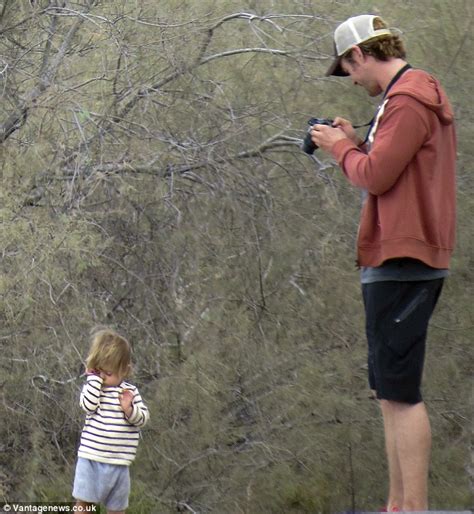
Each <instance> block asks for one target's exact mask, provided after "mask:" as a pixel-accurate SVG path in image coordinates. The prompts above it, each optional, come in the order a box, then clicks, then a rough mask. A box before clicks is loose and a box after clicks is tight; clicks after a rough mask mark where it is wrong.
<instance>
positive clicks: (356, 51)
mask: <svg viewBox="0 0 474 514" xmlns="http://www.w3.org/2000/svg"><path fill="white" fill-rule="evenodd" d="M351 50H352V52H351V57H352V60H353V61H354V62H356V63H357V64H361V63H363V62H364V61H365V54H364V52H363V51H362V50H361V49H360V47H358V46H357V45H353V46H352V48H351Z"/></svg>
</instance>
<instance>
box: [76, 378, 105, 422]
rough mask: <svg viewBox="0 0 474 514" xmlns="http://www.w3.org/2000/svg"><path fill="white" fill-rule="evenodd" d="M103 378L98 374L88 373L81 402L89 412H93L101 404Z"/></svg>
mask: <svg viewBox="0 0 474 514" xmlns="http://www.w3.org/2000/svg"><path fill="white" fill-rule="evenodd" d="M101 387H102V379H101V378H100V377H99V376H97V375H87V382H86V383H85V384H84V386H83V388H82V391H81V397H80V399H79V404H80V406H81V407H82V409H83V410H85V411H86V412H87V414H93V413H94V412H95V411H96V410H97V407H98V406H99V400H100V390H101Z"/></svg>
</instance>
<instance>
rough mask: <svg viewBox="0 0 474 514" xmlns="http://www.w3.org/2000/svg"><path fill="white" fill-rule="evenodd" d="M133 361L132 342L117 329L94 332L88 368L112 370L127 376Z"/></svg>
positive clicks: (87, 361) (88, 357) (87, 363)
mask: <svg viewBox="0 0 474 514" xmlns="http://www.w3.org/2000/svg"><path fill="white" fill-rule="evenodd" d="M131 361H132V349H131V347H130V343H129V342H128V341H127V340H126V339H125V338H124V337H122V336H121V335H120V334H118V333H117V332H115V330H112V329H109V328H104V329H101V330H98V331H96V332H94V333H93V335H92V343H91V347H90V350H89V355H88V356H87V360H86V366H87V368H88V369H100V370H104V371H110V372H111V373H115V374H117V375H119V376H121V377H127V376H128V375H129V374H130V372H131Z"/></svg>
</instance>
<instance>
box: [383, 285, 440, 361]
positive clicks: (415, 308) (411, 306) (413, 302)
mask: <svg viewBox="0 0 474 514" xmlns="http://www.w3.org/2000/svg"><path fill="white" fill-rule="evenodd" d="M428 298H429V291H428V288H425V287H423V288H422V289H420V290H418V291H417V292H416V294H415V295H414V296H412V297H411V298H409V299H408V300H406V301H404V302H403V304H402V305H401V306H400V308H399V309H398V310H397V311H395V312H396V314H395V316H394V317H393V320H392V323H391V325H392V330H391V334H390V337H389V338H388V346H389V347H390V348H391V349H392V350H393V351H394V352H395V353H397V354H398V355H399V356H400V357H403V356H405V355H406V354H407V353H408V352H409V351H410V350H411V348H412V347H413V346H414V345H415V344H416V343H418V342H420V340H421V341H423V340H424V339H425V336H426V331H427V328H428V321H429V318H430V315H431V310H432V309H431V308H430V305H429V304H430V302H427V300H428Z"/></svg>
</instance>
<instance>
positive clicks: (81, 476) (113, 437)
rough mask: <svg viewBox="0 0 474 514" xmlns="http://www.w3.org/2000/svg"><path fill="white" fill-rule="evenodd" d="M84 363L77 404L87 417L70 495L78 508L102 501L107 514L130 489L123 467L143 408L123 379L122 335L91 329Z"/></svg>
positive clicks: (127, 353) (126, 350)
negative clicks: (91, 335)
mask: <svg viewBox="0 0 474 514" xmlns="http://www.w3.org/2000/svg"><path fill="white" fill-rule="evenodd" d="M86 366H87V369H86V374H87V381H86V383H85V384H84V386H83V388H82V392H81V397H80V405H81V407H82V408H83V409H84V410H85V411H86V413H87V416H86V421H85V424H84V428H83V430H82V434H81V442H80V446H79V450H78V461H77V465H76V474H75V478H74V490H73V496H74V498H75V499H76V500H77V506H78V507H82V510H83V511H84V512H86V509H87V507H90V505H91V504H93V503H103V504H105V506H106V508H107V513H108V514H112V513H113V514H123V513H124V512H125V509H126V508H127V506H128V497H129V494H130V475H129V466H130V464H131V463H132V461H133V459H134V458H135V454H136V450H137V446H138V440H139V437H140V427H142V426H143V425H144V424H145V423H146V422H147V421H148V419H149V412H148V409H147V407H146V406H145V404H144V403H143V400H142V398H141V396H140V393H139V392H138V389H137V388H136V387H135V386H134V385H132V384H129V383H128V382H125V381H124V379H125V378H126V377H127V376H128V375H129V373H130V371H131V348H130V344H129V343H128V341H127V340H126V339H125V338H123V337H122V336H120V335H119V334H117V333H116V332H115V331H113V330H109V329H104V330H100V331H98V332H96V333H95V334H94V335H93V338H92V345H91V348H90V351H89V355H88V357H87V361H86Z"/></svg>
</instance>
